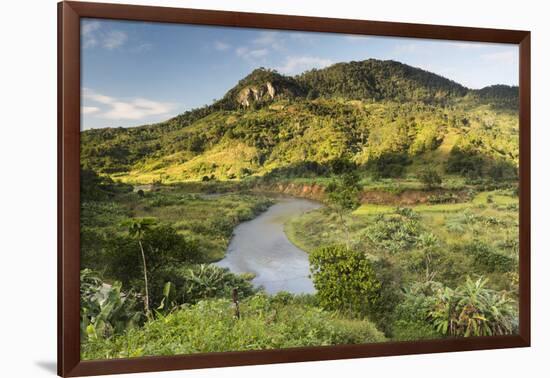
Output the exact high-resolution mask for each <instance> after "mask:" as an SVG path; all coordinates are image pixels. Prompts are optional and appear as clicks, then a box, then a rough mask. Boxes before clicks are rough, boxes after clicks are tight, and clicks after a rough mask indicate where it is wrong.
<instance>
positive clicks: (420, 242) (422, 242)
mask: <svg viewBox="0 0 550 378" xmlns="http://www.w3.org/2000/svg"><path fill="white" fill-rule="evenodd" d="M438 243H439V241H438V240H437V236H435V235H434V234H432V233H431V232H426V233H423V234H420V235H419V236H418V239H417V241H416V244H417V246H418V247H420V249H421V251H422V252H423V254H424V266H425V268H426V282H429V281H432V280H433V278H434V276H435V272H434V271H433V267H432V262H433V260H434V258H435V252H436V248H437V245H438Z"/></svg>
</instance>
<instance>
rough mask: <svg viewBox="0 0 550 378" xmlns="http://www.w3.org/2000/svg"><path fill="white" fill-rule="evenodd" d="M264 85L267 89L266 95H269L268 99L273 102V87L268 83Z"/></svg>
mask: <svg viewBox="0 0 550 378" xmlns="http://www.w3.org/2000/svg"><path fill="white" fill-rule="evenodd" d="M265 85H266V87H267V93H268V94H269V97H271V99H272V100H273V99H274V98H275V87H274V86H273V84H271V83H270V82H269V81H268V82H267V83H265Z"/></svg>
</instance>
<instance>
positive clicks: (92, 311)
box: [80, 269, 144, 341]
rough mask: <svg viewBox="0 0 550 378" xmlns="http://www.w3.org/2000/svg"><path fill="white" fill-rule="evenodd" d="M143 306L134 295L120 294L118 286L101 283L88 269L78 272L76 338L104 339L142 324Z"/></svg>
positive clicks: (116, 283) (131, 293)
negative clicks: (78, 308) (78, 297)
mask: <svg viewBox="0 0 550 378" xmlns="http://www.w3.org/2000/svg"><path fill="white" fill-rule="evenodd" d="M143 320H144V316H143V307H142V306H140V304H139V302H138V299H137V297H136V296H135V294H134V293H133V292H132V291H130V292H128V293H122V292H121V284H120V283H119V282H114V283H113V284H112V285H107V284H104V283H103V281H102V280H101V279H100V278H99V277H98V276H97V275H96V274H95V273H94V272H92V271H91V270H89V269H84V270H81V271H80V336H81V339H82V340H83V341H85V340H87V339H97V338H106V337H107V338H108V337H111V336H113V335H117V334H121V333H123V332H124V331H126V330H128V329H130V328H135V327H138V326H139V325H141V324H142V323H143Z"/></svg>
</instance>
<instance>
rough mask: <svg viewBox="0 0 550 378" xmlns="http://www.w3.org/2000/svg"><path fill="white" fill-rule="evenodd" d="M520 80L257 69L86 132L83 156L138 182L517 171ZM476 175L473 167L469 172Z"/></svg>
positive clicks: (386, 67)
mask: <svg viewBox="0 0 550 378" xmlns="http://www.w3.org/2000/svg"><path fill="white" fill-rule="evenodd" d="M517 99H518V89H517V87H507V86H502V85H498V86H491V87H487V88H483V89H480V90H470V89H468V88H465V87H464V86H462V85H460V84H458V83H455V82H453V81H451V80H448V79H446V78H444V77H441V76H438V75H435V74H433V73H430V72H427V71H424V70H421V69H418V68H414V67H411V66H408V65H405V64H402V63H399V62H395V61H379V60H373V59H369V60H366V61H362V62H350V63H338V64H335V65H333V66H330V67H328V68H325V69H320V70H311V71H308V72H305V73H303V74H301V75H299V76H296V77H289V76H284V75H281V74H279V73H277V72H275V71H272V70H267V69H263V68H259V69H256V70H254V71H252V72H251V73H250V74H249V75H248V76H246V77H245V78H243V79H242V80H241V81H240V82H239V83H237V85H236V86H235V87H234V88H232V89H231V90H229V91H228V92H227V93H226V94H225V95H224V96H223V97H222V98H221V99H220V100H218V101H216V102H214V103H213V104H211V105H209V106H205V107H203V108H200V109H195V110H192V111H189V112H186V113H184V114H181V115H179V116H176V117H174V118H172V119H170V120H167V121H166V122H161V123H158V124H154V125H146V126H140V127H135V128H105V129H97V130H89V131H84V132H82V138H81V141H82V149H81V152H82V157H81V161H82V165H83V167H85V168H88V169H92V170H94V171H96V172H98V173H100V174H103V175H109V176H111V177H112V178H114V179H118V180H121V181H126V182H131V183H148V182H153V181H159V180H160V181H163V182H180V181H193V180H211V179H216V180H236V179H243V178H245V177H248V176H265V175H269V176H273V175H283V176H286V177H289V176H294V177H297V176H308V175H311V176H318V175H325V174H330V173H331V172H334V171H335V170H338V169H339V168H338V167H339V166H341V165H342V164H353V165H355V166H357V167H358V168H360V169H362V170H363V171H364V172H365V173H366V174H372V175H378V176H382V177H404V176H408V175H415V174H416V173H417V172H418V170H419V169H421V168H422V167H424V166H426V165H433V166H435V167H436V168H437V169H438V170H439V171H441V173H448V174H462V175H469V176H472V175H474V176H479V177H481V176H484V175H487V174H495V172H496V174H498V175H500V176H502V177H509V178H514V177H515V170H516V167H517V161H518V156H517V150H518V114H517V103H518V101H517ZM472 172H473V173H472Z"/></svg>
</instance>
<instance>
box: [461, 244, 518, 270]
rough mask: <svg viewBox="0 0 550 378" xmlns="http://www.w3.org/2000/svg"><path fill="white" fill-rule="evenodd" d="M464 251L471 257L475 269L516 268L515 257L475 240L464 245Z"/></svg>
mask: <svg viewBox="0 0 550 378" xmlns="http://www.w3.org/2000/svg"><path fill="white" fill-rule="evenodd" d="M464 249H465V251H466V253H467V254H468V255H470V256H472V257H473V259H474V262H475V265H476V267H477V269H478V270H479V269H482V271H485V272H500V273H505V272H511V271H514V270H516V269H517V259H514V258H512V257H509V256H507V255H504V254H502V253H499V252H498V251H496V250H495V249H493V248H491V247H490V246H488V245H487V244H484V243H482V242H479V241H475V242H473V243H471V244H467V245H465V246H464Z"/></svg>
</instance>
